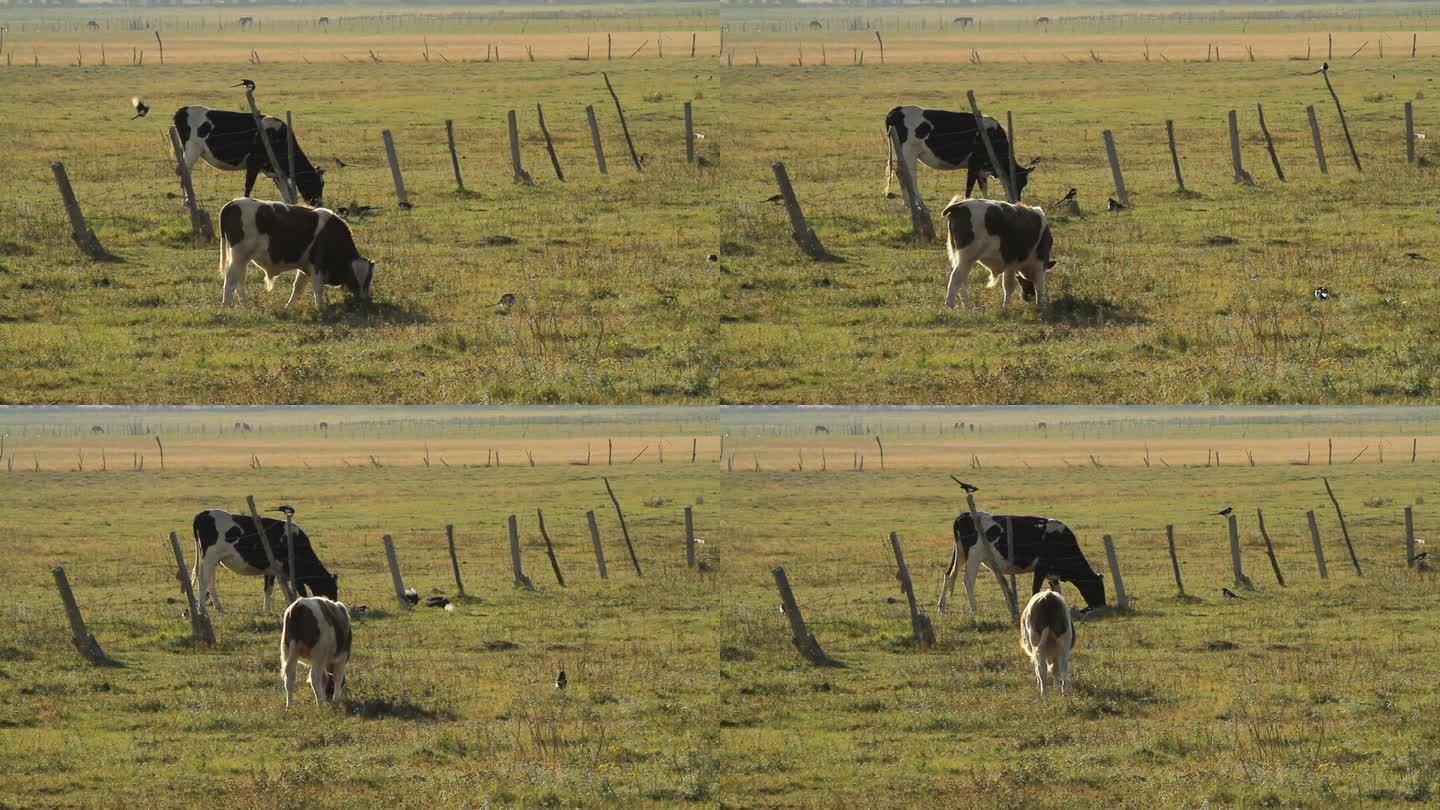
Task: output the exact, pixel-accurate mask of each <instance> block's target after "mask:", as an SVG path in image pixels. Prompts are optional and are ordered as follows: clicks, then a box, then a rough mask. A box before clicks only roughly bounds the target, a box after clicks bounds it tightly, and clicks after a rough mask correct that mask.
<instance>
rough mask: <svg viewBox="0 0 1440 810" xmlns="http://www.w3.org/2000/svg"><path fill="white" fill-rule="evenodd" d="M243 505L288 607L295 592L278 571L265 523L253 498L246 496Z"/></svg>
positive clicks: (278, 563)
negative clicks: (253, 523) (247, 510)
mask: <svg viewBox="0 0 1440 810" xmlns="http://www.w3.org/2000/svg"><path fill="white" fill-rule="evenodd" d="M245 505H246V506H248V507H249V508H250V519H251V520H253V521H255V533H256V534H257V535H258V536H259V540H260V548H261V549H262V550H263V551H264V552H265V561H266V562H268V563H269V564H270V575H271V576H273V577H275V580H276V581H277V582H279V583H280V592H281V593H282V594H283V595H284V596H285V604H286V605H287V606H288V605H289V604H290V603H291V602H294V601H295V591H294V589H293V588H291V587H290V578H289V577H287V576H285V572H284V571H281V570H280V562H279V561H278V560H276V559H275V552H274V550H272V549H271V548H270V535H269V534H267V533H266V532H265V521H263V520H261V519H260V510H259V509H256V508H255V496H254V495H246V496H245ZM265 609H266V610H269V609H270V594H269V593H266V594H265Z"/></svg>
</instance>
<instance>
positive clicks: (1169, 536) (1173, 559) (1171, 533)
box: [1165, 525, 1185, 596]
mask: <svg viewBox="0 0 1440 810" xmlns="http://www.w3.org/2000/svg"><path fill="white" fill-rule="evenodd" d="M1165 542H1166V544H1167V545H1169V546H1170V567H1171V568H1174V569H1175V587H1176V588H1178V589H1179V591H1180V595H1181V596H1184V595H1185V582H1184V581H1183V580H1182V579H1181V578H1180V558H1179V557H1177V556H1175V526H1174V525H1166V527H1165Z"/></svg>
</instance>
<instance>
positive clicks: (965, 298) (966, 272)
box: [945, 256, 975, 309]
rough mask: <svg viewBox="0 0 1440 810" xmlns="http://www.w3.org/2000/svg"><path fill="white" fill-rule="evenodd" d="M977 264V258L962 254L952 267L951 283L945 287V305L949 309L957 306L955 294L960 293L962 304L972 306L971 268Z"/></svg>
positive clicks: (967, 307) (965, 306)
mask: <svg viewBox="0 0 1440 810" xmlns="http://www.w3.org/2000/svg"><path fill="white" fill-rule="evenodd" d="M974 266H975V260H974V259H971V258H969V257H966V256H961V257H960V259H959V260H958V261H956V262H955V263H954V265H953V266H952V267H951V269H950V283H949V285H947V286H946V287H945V306H946V308H948V309H954V308H955V294H956V293H959V294H960V305H961V306H962V307H964V308H965V309H969V308H970V268H972V267H974Z"/></svg>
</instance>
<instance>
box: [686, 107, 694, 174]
mask: <svg viewBox="0 0 1440 810" xmlns="http://www.w3.org/2000/svg"><path fill="white" fill-rule="evenodd" d="M685 162H686V163H694V162H695V112H694V110H693V109H692V102H689V101H687V102H685Z"/></svg>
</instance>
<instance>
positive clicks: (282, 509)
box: [265, 503, 295, 518]
mask: <svg viewBox="0 0 1440 810" xmlns="http://www.w3.org/2000/svg"><path fill="white" fill-rule="evenodd" d="M265 511H267V512H279V513H280V514H282V515H284V516H285V517H287V518H293V517H295V507H293V506H291V505H290V504H288V503H282V504H280V505H279V506H272V507H270V508H269V509H267V510H265Z"/></svg>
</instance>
